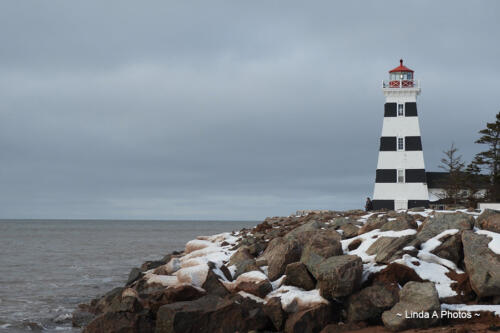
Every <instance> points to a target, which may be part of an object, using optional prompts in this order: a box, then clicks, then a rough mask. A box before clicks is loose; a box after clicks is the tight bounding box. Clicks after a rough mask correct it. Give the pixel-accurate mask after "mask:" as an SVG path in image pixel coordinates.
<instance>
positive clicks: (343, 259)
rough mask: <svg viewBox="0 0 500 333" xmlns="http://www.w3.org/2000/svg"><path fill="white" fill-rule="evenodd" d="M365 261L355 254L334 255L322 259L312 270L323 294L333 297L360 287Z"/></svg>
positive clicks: (346, 293) (348, 293) (344, 294)
mask: <svg viewBox="0 0 500 333" xmlns="http://www.w3.org/2000/svg"><path fill="white" fill-rule="evenodd" d="M362 272H363V263H362V261H361V258H360V257H358V256H355V255H341V256H334V257H330V258H328V259H325V260H323V261H321V262H320V263H319V264H318V266H317V267H316V268H315V269H314V270H313V272H311V273H312V274H313V276H314V277H315V278H316V280H317V281H318V286H319V290H320V293H321V296H323V297H325V298H328V299H332V298H337V297H343V296H347V295H350V294H352V293H353V292H354V291H356V290H357V289H359V286H360V283H361V274H362Z"/></svg>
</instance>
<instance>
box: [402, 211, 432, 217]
mask: <svg viewBox="0 0 500 333" xmlns="http://www.w3.org/2000/svg"><path fill="white" fill-rule="evenodd" d="M431 212H432V209H426V210H424V211H423V212H410V211H408V212H406V214H408V215H422V216H423V217H427V216H429V214H430V213H431Z"/></svg>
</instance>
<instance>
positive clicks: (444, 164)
mask: <svg viewBox="0 0 500 333" xmlns="http://www.w3.org/2000/svg"><path fill="white" fill-rule="evenodd" d="M457 152H458V148H457V147H455V144H454V143H452V144H451V147H450V149H448V150H445V151H443V154H444V155H445V157H443V158H442V159H441V165H440V166H439V168H441V169H443V170H445V171H446V172H447V173H448V179H447V181H446V184H445V186H444V191H445V195H446V200H447V201H448V202H449V203H453V204H458V203H459V202H461V201H462V200H463V199H464V196H465V195H464V193H463V191H462V188H463V182H464V180H463V176H464V174H463V169H464V163H463V162H462V155H458V154H457Z"/></svg>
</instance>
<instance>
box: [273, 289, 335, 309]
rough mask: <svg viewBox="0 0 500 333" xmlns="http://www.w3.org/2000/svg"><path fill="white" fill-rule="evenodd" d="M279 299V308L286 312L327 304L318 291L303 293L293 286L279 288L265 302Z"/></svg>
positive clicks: (303, 291)
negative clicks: (275, 298)
mask: <svg viewBox="0 0 500 333" xmlns="http://www.w3.org/2000/svg"><path fill="white" fill-rule="evenodd" d="M273 297H280V299H281V306H282V307H283V310H285V311H286V312H292V311H301V310H304V309H307V308H311V307H313V306H316V305H319V304H328V301H327V300H326V299H324V298H323V297H321V296H320V294H319V290H318V289H313V290H309V291H305V290H303V289H301V288H297V287H293V286H281V287H280V288H278V289H276V290H274V291H272V292H270V293H269V294H268V295H267V296H266V300H269V299H271V298H273Z"/></svg>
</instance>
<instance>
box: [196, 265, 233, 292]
mask: <svg viewBox="0 0 500 333" xmlns="http://www.w3.org/2000/svg"><path fill="white" fill-rule="evenodd" d="M201 287H202V288H203V289H205V290H206V291H207V293H208V294H211V295H217V296H220V297H224V296H226V295H228V294H229V291H228V290H227V289H226V287H224V285H223V284H222V282H220V280H219V277H218V276H217V274H215V273H214V271H213V270H212V269H209V270H208V273H207V278H206V280H205V282H203V285H202V286H201Z"/></svg>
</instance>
